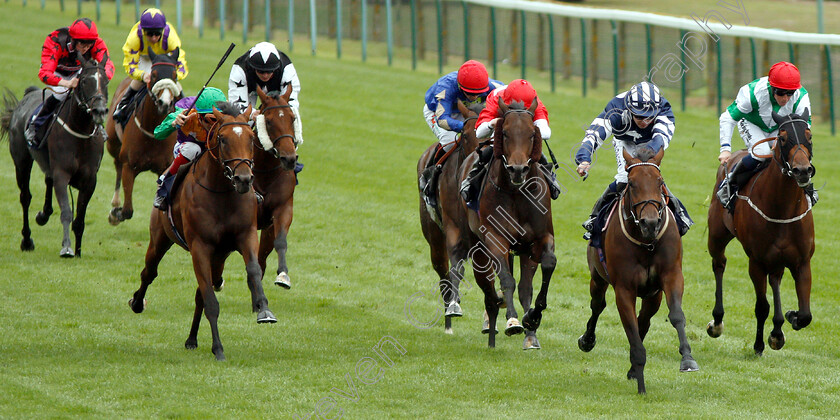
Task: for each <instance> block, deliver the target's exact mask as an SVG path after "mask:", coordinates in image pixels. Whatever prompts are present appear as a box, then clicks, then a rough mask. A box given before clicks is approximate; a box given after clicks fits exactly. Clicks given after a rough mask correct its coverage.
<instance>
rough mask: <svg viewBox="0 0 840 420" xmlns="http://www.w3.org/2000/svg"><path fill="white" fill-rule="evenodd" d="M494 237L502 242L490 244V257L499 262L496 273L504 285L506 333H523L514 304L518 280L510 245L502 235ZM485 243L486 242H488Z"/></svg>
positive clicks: (501, 284)
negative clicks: (510, 261) (510, 255)
mask: <svg viewBox="0 0 840 420" xmlns="http://www.w3.org/2000/svg"><path fill="white" fill-rule="evenodd" d="M486 235H487V236H486V238H490V237H491V235H492V234H491V233H487V234H486ZM492 237H493V238H494V242H495V241H498V242H500V243H499V244H497V243H492V244H491V245H490V246H491V249H489V250H488V251H489V252H490V259H491V260H492V261H495V263H496V264H498V271H496V274H497V275H498V276H499V283H500V286H501V287H502V293H503V294H504V299H505V305H507V308H506V313H505V317H506V318H507V324H506V326H505V335H508V336H511V335H514V334H521V333H523V332H524V331H525V328H523V327H522V324H521V323H520V322H519V315H518V314H517V313H516V307H515V306H514V304H513V293H514V292H515V291H516V280H515V279H514V278H513V274H512V273H511V267H510V265H509V261H508V255H509V250H510V245H509V244H508V243H507V242H505V241H504V240H503V239H502V240H499V238H500V237H501V238H504V236H502V235H493V236H492ZM484 243H485V244H486V243H487V242H484ZM485 249H487V248H485Z"/></svg>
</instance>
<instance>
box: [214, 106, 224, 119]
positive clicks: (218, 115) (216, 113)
mask: <svg viewBox="0 0 840 420" xmlns="http://www.w3.org/2000/svg"><path fill="white" fill-rule="evenodd" d="M213 116H214V117H216V121H221V120H222V118H223V117H224V114H222V113H221V112H220V111H219V110H218V109H216V107H215V106H214V107H213Z"/></svg>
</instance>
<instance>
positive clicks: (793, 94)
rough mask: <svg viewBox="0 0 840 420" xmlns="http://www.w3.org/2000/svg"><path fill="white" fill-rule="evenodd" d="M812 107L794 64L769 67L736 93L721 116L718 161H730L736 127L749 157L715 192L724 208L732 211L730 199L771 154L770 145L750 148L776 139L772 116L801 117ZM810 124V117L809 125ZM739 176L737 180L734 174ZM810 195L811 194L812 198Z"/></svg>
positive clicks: (813, 199)
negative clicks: (767, 70) (767, 140)
mask: <svg viewBox="0 0 840 420" xmlns="http://www.w3.org/2000/svg"><path fill="white" fill-rule="evenodd" d="M810 108H811V100H810V98H809V96H808V91H807V90H805V88H804V87H802V84H801V83H800V74H799V69H797V68H796V66H795V65H793V64H791V63H788V62H785V61H782V62H778V63H776V64H774V65H773V66H772V67H771V68H770V72H769V74H768V76H765V77H762V78H760V79H757V80H753V81H752V82H750V83H748V84H746V85H744V86H742V87H741V89H739V90H738V96H737V97H736V98H735V101H734V102H732V104H731V105H729V107H728V108H726V110H725V111H723V113H722V114H721V115H720V155H719V156H718V160H719V161H720V162H721V163H722V164H725V163H726V162H728V161H729V157H730V155H731V150H732V132H733V130H734V128H735V127H736V126H737V127H738V134H740V135H741V139H742V140H743V141H744V145H745V146H746V147H747V150H748V151H749V153H750V154H749V156H746V157H744V159H743V160H741V161H740V162H738V164H737V165H736V166H735V167H733V168H732V171H731V172H730V173H729V174H727V177H726V179H725V180H724V182H723V183H722V184H721V188H720V190H718V194H717V195H718V198H719V199H720V200H721V203H723V205H724V207H727V208H730V209H731V197H732V195H733V194H734V193H735V190H736V189H737V187H738V185H737V184H740V183H743V182H746V181H747V180H748V179H749V177H750V176H749V175H751V174H752V172H753V171H754V170H755V169H756V168H757V167H758V165H759V163H761V162H762V161H764V160H766V159H767V156H769V155H770V154H772V146H771V143H770V142H765V143H762V144H759V145H757V146H755V147H753V146H754V145H755V144H756V143H758V142H759V141H761V140H763V139H765V138H768V137H775V136H776V135H777V134H778V133H779V126H778V124H776V122H775V121H774V120H773V117H772V113H773V112H775V113H776V114H778V115H781V116H786V115H790V114H798V115H802V113H803V112H804V111H805V110H806V109H809V110H810ZM810 124H811V121H810V117H809V118H808V125H810ZM741 174H743V175H742V176H740V177H738V178H737V179H736V176H737V175H741ZM806 192H808V194H809V196H811V198H812V201H813V202H816V192H814V191H813V187H808V188H807V189H806ZM811 194H813V195H811Z"/></svg>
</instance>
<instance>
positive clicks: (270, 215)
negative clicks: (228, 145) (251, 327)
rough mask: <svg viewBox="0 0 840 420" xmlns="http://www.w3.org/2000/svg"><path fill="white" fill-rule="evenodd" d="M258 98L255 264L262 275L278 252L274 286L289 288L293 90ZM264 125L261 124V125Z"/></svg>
mask: <svg viewBox="0 0 840 420" xmlns="http://www.w3.org/2000/svg"><path fill="white" fill-rule="evenodd" d="M257 95H258V96H259V97H260V101H261V104H260V114H261V116H262V118H260V117H259V116H258V117H257V124H256V125H257V136H258V137H259V139H260V145H261V146H262V147H258V148H257V149H256V151H255V152H254V190H255V191H256V192H258V193H260V194H261V195H262V196H263V200H262V204H261V205H260V211H259V217H258V222H257V228H259V229H260V230H261V233H260V249H259V253H258V260H259V264H260V268H261V269H262V272H263V273H265V267H266V260H267V258H268V255H269V254H270V253H271V251H272V250H276V251H277V277H276V278H275V279H274V284H276V285H278V286H280V287H283V288H285V289H289V288H291V279H290V278H289V267H288V265H287V263H286V250H287V249H288V244H287V241H286V236H287V235H288V233H289V227H290V226H291V225H292V207H293V205H294V194H295V184H296V183H297V179H296V178H295V173H294V169H295V164H296V163H297V139H295V135H294V134H295V131H294V125H293V124H294V119H295V114H294V113H293V112H292V110H291V105H289V98H291V96H292V86H291V85H289V86H288V87H287V88H286V92H285V93H282V94H281V93H280V92H270V93H266V92H263V90H262V89H261V88H260V87H259V86H257ZM260 121H263V122H260Z"/></svg>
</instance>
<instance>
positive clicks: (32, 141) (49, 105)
mask: <svg viewBox="0 0 840 420" xmlns="http://www.w3.org/2000/svg"><path fill="white" fill-rule="evenodd" d="M60 103H61V100H59V99H58V98H56V97H55V96H49V97H47V99H46V100H44V105H42V106H41V110H40V111H39V112H38V114H37V115H34V116H32V120H31V121H30V122H29V125H28V126H27V127H26V131H25V132H24V136H25V137H26V141H27V142H28V143H29V146H30V147H38V145H39V143H40V141H38V139H37V138H36V137H37V136H36V134H38V132H39V131H40V129H41V127H43V126H44V124H45V123H46V122H47V120H49V119H50V116H51V115H52V114H53V112H55V109H56V108H57V107H58V104H60ZM42 134H43V133H42Z"/></svg>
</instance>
